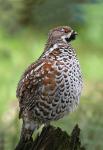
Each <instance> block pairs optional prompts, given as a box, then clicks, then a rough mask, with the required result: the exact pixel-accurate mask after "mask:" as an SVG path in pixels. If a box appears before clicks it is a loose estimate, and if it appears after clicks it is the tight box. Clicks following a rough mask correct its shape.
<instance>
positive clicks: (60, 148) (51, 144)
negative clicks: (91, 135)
mask: <svg viewBox="0 0 103 150" xmlns="http://www.w3.org/2000/svg"><path fill="white" fill-rule="evenodd" d="M15 150H85V148H84V147H83V146H81V140H80V128H79V127H78V125H76V126H75V127H74V129H73V131H72V133H71V135H68V134H67V133H66V132H65V131H62V130H61V129H60V128H56V127H53V126H48V127H44V128H43V129H42V132H41V134H40V135H37V136H36V138H35V139H34V140H33V139H31V140H30V141H27V142H24V141H20V142H19V143H18V145H17V147H16V148H15Z"/></svg>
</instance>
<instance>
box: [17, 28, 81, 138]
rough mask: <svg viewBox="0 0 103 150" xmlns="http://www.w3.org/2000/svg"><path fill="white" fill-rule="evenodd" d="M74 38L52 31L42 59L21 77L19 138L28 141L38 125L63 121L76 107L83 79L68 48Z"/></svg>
mask: <svg viewBox="0 0 103 150" xmlns="http://www.w3.org/2000/svg"><path fill="white" fill-rule="evenodd" d="M73 38H75V32H74V31H73V30H72V29H71V28H70V27H67V26H64V27H58V28H55V29H53V30H52V31H51V32H50V33H49V38H48V42H47V44H46V47H45V50H44V52H43V54H42V55H41V57H40V58H39V59H38V60H37V61H36V62H35V63H32V64H31V65H30V66H29V67H28V68H27V70H26V71H25V72H24V74H23V75H22V77H21V80H20V81H19V84H18V87H17V97H18V99H19V106H20V115H19V116H20V118H22V119H23V127H22V133H21V136H24V137H26V138H29V137H30V136H31V135H32V132H33V130H35V128H37V127H38V126H39V125H41V124H42V123H44V124H48V123H49V122H50V121H52V120H58V119H60V118H62V117H63V116H64V115H65V114H67V113H69V112H71V111H73V110H74V109H75V108H76V106H77V105H78V103H79V98H80V95H81V90H82V77H81V71H80V66H79V62H78V59H77V57H76V53H75V50H74V49H73V48H72V47H71V45H70V41H71V40H72V39H73Z"/></svg>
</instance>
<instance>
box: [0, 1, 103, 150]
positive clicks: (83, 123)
mask: <svg viewBox="0 0 103 150" xmlns="http://www.w3.org/2000/svg"><path fill="white" fill-rule="evenodd" d="M60 25H70V26H71V27H72V28H73V29H74V30H76V31H77V32H78V37H77V39H76V40H75V41H74V42H72V45H73V47H74V48H75V49H76V52H77V54H78V58H79V61H80V64H81V68H82V73H83V80H84V88H83V92H82V97H81V101H80V105H79V107H78V109H77V110H76V111H75V112H74V113H71V115H69V116H66V117H64V118H63V119H61V120H59V121H57V122H53V124H54V125H55V126H59V127H61V128H62V129H63V130H66V131H67V132H68V133H70V132H71V130H72V129H73V127H74V125H75V124H77V123H78V124H79V126H80V128H81V130H82V132H81V140H82V143H83V144H84V145H85V147H86V148H87V150H103V4H102V0H98V1H96V0H91V1H90V0H83V1H81V0H79V1H76V0H74V1H73V0H55V1H51V0H18V1H17V0H0V150H12V149H14V147H15V145H16V143H17V142H18V138H19V134H20V125H21V121H20V120H19V119H18V101H17V99H16V87H17V83H18V81H19V79H20V76H21V74H22V73H23V71H24V69H25V68H26V67H27V66H28V65H29V64H30V63H32V62H33V61H35V60H36V59H38V57H39V56H40V54H41V53H42V52H43V49H44V46H45V42H46V40H47V33H48V31H49V29H51V28H53V27H56V26H60Z"/></svg>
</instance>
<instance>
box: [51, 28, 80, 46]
mask: <svg viewBox="0 0 103 150" xmlns="http://www.w3.org/2000/svg"><path fill="white" fill-rule="evenodd" d="M76 35H77V32H75V31H74V30H73V29H72V28H70V27H69V26H60V27H57V28H54V29H52V30H50V32H49V38H50V39H52V40H62V41H63V42H65V43H68V42H70V41H72V40H74V39H75V38H76Z"/></svg>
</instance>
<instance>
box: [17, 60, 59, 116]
mask: <svg viewBox="0 0 103 150" xmlns="http://www.w3.org/2000/svg"><path fill="white" fill-rule="evenodd" d="M56 75H57V71H56V68H54V61H50V60H49V59H47V60H46V59H41V60H40V61H38V62H36V63H33V64H31V65H30V66H29V67H28V68H27V69H26V71H25V72H24V74H23V75H22V77H21V80H20V81H19V83H18V87H17V98H18V99H19V106H20V117H21V114H22V111H23V110H24V109H25V108H26V109H29V110H30V109H32V108H33V107H35V103H36V101H38V100H39V99H42V100H43V99H48V94H49V95H50V93H51V94H52V91H53V89H55V87H56V81H55V76H56Z"/></svg>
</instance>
